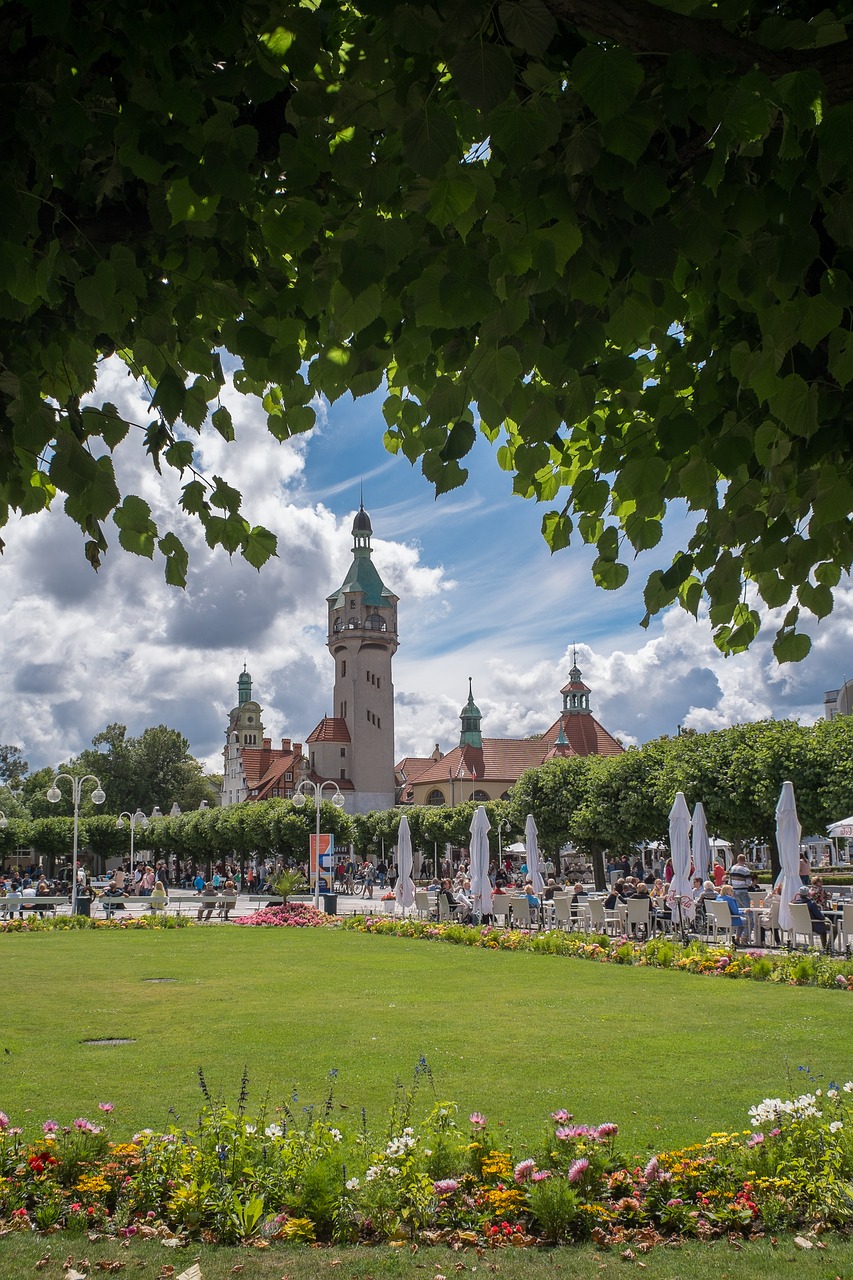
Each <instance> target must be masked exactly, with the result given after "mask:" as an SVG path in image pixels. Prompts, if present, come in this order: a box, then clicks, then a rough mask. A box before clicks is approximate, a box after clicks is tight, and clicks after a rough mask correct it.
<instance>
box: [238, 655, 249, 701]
mask: <svg viewBox="0 0 853 1280" xmlns="http://www.w3.org/2000/svg"><path fill="white" fill-rule="evenodd" d="M251 701H252V677H251V676H250V675H249V673H248V671H247V670H246V664H245V662H244V663H243V670H242V671H241V673H240V675H239V676H238V677H237V705H238V707H242V705H243V703H244V702H251Z"/></svg>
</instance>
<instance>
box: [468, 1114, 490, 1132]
mask: <svg viewBox="0 0 853 1280" xmlns="http://www.w3.org/2000/svg"><path fill="white" fill-rule="evenodd" d="M468 1122H469V1124H472V1125H473V1126H474V1128H475V1129H485V1127H486V1117H485V1116H484V1115H483V1114H482V1112H480V1111H472V1112H471V1114H470V1116H469V1117H468Z"/></svg>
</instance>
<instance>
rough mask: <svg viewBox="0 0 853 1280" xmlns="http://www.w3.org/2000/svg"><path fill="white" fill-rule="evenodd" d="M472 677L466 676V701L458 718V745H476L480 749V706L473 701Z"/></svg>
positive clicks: (481, 740) (481, 744)
mask: <svg viewBox="0 0 853 1280" xmlns="http://www.w3.org/2000/svg"><path fill="white" fill-rule="evenodd" d="M472 685H473V679H472V677H471V676H469V677H468V701H467V702H466V703H465V706H464V707H463V708H462V711H461V714H460V716H459V719H460V720H461V721H462V732H461V734H460V735H459V745H460V747H478V748H480V749H482V746H483V735H482V734H481V732H480V721H481V720H482V718H483V717H482V716H481V714H480V708H479V707H478V706H477V704H476V702H475V701H474V691H473V687H472Z"/></svg>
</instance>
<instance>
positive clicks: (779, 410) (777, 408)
mask: <svg viewBox="0 0 853 1280" xmlns="http://www.w3.org/2000/svg"><path fill="white" fill-rule="evenodd" d="M770 407H771V409H772V410H773V412H774V413H775V414H776V416H777V417H778V418H779V419H780V420H781V421H782V422H783V423H784V424H785V426H786V427H787V428H788V430H789V431H793V432H794V434H795V435H798V436H805V437H806V438H807V439H808V438H809V437H810V436H812V435H814V433H815V431H817V426H818V389H817V387H816V386H814V384H809V383H807V382H806V380H805V379H804V378H802V377H801V376H800V375H799V374H798V373H789V374H788V376H787V377H786V378H783V379H782V383H781V386H780V388H779V390H778V391H776V392H775V393H774V394H773V395H772V396H771V397H770Z"/></svg>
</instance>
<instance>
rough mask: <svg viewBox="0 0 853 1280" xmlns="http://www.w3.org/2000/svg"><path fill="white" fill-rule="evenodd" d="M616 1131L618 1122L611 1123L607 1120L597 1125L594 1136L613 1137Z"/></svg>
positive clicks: (617, 1130)
mask: <svg viewBox="0 0 853 1280" xmlns="http://www.w3.org/2000/svg"><path fill="white" fill-rule="evenodd" d="M618 1132H619V1126H618V1124H613V1123H611V1121H609V1120H608V1121H606V1122H605V1123H604V1124H600V1125H599V1126H598V1128H597V1129H596V1131H595V1136H596V1138H615V1137H616V1134H617V1133H618Z"/></svg>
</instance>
